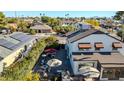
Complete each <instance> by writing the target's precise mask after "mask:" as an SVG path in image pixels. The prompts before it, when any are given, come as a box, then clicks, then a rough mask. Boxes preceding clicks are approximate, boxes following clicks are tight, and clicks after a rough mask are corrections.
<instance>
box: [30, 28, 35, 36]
mask: <svg viewBox="0 0 124 93" xmlns="http://www.w3.org/2000/svg"><path fill="white" fill-rule="evenodd" d="M28 32H29V33H30V34H32V35H35V34H36V31H35V30H33V29H30V30H29V31H28Z"/></svg>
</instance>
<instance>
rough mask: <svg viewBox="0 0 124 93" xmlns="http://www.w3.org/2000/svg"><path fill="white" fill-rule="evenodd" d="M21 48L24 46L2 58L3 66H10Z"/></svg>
mask: <svg viewBox="0 0 124 93" xmlns="http://www.w3.org/2000/svg"><path fill="white" fill-rule="evenodd" d="M21 50H24V47H23V48H20V49H18V50H17V51H15V52H13V53H12V54H10V55H9V56H7V57H6V58H4V59H3V63H5V64H6V65H5V67H8V66H10V65H11V64H12V63H13V62H14V61H15V60H16V58H17V57H18V56H19V53H20V51H21Z"/></svg>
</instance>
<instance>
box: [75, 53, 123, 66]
mask: <svg viewBox="0 0 124 93" xmlns="http://www.w3.org/2000/svg"><path fill="white" fill-rule="evenodd" d="M73 59H77V60H80V61H93V60H96V61H99V62H100V63H101V64H120V63H124V56H123V55H122V54H120V53H110V54H109V53H108V54H104V53H93V54H81V55H73ZM77 62H78V61H77Z"/></svg>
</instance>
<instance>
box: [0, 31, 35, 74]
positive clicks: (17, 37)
mask: <svg viewBox="0 0 124 93" xmlns="http://www.w3.org/2000/svg"><path fill="white" fill-rule="evenodd" d="M35 42H36V38H35V37H34V36H31V35H27V34H25V33H22V32H15V33H13V34H11V35H6V36H3V37H1V38H0V72H2V70H3V67H8V66H10V65H11V64H12V63H13V62H15V61H17V60H18V59H20V58H23V56H26V55H27V53H28V52H29V51H30V49H31V48H32V46H33V44H34V43H35Z"/></svg>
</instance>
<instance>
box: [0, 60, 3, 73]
mask: <svg viewBox="0 0 124 93" xmlns="http://www.w3.org/2000/svg"><path fill="white" fill-rule="evenodd" d="M2 71H3V62H2V61H0V73H1V72H2Z"/></svg>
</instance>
